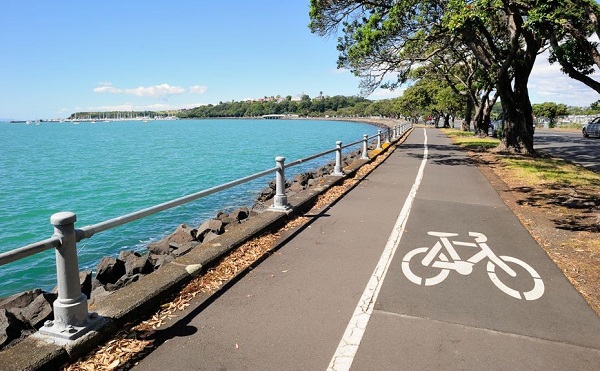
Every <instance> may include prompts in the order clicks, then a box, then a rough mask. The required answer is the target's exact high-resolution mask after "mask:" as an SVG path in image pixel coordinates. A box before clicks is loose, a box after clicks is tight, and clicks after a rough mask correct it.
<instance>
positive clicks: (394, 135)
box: [393, 125, 398, 139]
mask: <svg viewBox="0 0 600 371" xmlns="http://www.w3.org/2000/svg"><path fill="white" fill-rule="evenodd" d="M393 138H394V139H396V138H398V125H394V131H393Z"/></svg>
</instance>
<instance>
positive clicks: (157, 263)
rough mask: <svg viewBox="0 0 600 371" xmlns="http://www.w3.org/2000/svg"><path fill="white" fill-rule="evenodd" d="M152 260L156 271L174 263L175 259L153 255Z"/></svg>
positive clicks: (168, 256) (171, 256)
mask: <svg viewBox="0 0 600 371" xmlns="http://www.w3.org/2000/svg"><path fill="white" fill-rule="evenodd" d="M150 259H151V261H152V265H153V266H154V270H156V269H159V268H160V267H162V266H163V265H165V264H167V263H169V262H171V261H173V260H174V259H175V258H174V257H173V255H151V256H150Z"/></svg>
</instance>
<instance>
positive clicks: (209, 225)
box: [194, 219, 224, 242]
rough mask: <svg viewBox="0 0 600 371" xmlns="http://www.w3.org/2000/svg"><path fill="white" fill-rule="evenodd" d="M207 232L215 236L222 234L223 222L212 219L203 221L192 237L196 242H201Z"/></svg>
mask: <svg viewBox="0 0 600 371" xmlns="http://www.w3.org/2000/svg"><path fill="white" fill-rule="evenodd" d="M209 232H212V233H214V234H217V235H219V234H223V232H224V228H223V221H221V220H214V219H211V220H207V221H205V222H204V223H202V224H201V225H200V226H199V227H198V228H197V229H196V232H195V236H194V237H195V238H196V240H197V241H200V242H203V241H204V236H206V234H207V233H209Z"/></svg>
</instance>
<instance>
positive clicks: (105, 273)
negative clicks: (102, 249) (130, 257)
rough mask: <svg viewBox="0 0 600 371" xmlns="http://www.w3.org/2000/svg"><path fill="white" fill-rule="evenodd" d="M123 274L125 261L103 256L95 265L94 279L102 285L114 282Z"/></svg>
mask: <svg viewBox="0 0 600 371" xmlns="http://www.w3.org/2000/svg"><path fill="white" fill-rule="evenodd" d="M124 274H125V262H124V261H122V260H119V259H115V258H111V257H104V258H102V260H101V261H100V263H99V264H98V265H97V266H96V279H97V280H98V281H100V282H101V283H102V284H103V285H106V284H107V283H115V282H117V281H118V280H119V278H121V277H122V276H123V275H124Z"/></svg>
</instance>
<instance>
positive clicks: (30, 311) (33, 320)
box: [21, 281, 91, 329]
mask: <svg viewBox="0 0 600 371" xmlns="http://www.w3.org/2000/svg"><path fill="white" fill-rule="evenodd" d="M90 282H91V281H90ZM57 297H58V295H57V294H53V293H45V294H42V295H39V296H38V297H37V298H35V300H34V301H33V302H31V304H29V305H28V306H27V307H25V308H23V309H21V316H22V318H23V321H24V322H26V323H28V324H29V325H31V327H34V328H36V329H38V328H40V327H42V325H43V324H44V321H46V320H49V319H51V318H52V317H53V316H52V303H54V300H56V298H57Z"/></svg>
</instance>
